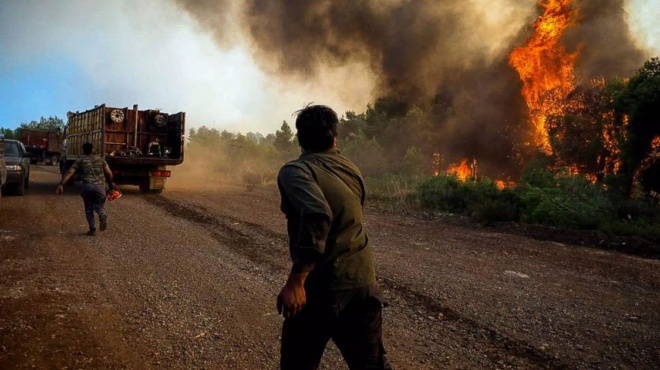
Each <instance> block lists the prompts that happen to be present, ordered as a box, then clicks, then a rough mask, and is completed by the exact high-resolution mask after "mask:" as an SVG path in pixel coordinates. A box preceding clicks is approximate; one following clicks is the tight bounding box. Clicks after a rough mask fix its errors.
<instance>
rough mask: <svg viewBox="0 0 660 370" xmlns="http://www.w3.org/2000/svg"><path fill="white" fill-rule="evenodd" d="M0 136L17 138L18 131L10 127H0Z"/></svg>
mask: <svg viewBox="0 0 660 370" xmlns="http://www.w3.org/2000/svg"><path fill="white" fill-rule="evenodd" d="M0 136H2V137H4V138H5V139H15V138H16V133H15V131H14V130H12V129H10V128H4V127H0Z"/></svg>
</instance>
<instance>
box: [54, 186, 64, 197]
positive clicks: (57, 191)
mask: <svg viewBox="0 0 660 370" xmlns="http://www.w3.org/2000/svg"><path fill="white" fill-rule="evenodd" d="M63 191H64V186H62V185H57V189H55V194H57V195H60V194H62V192H63Z"/></svg>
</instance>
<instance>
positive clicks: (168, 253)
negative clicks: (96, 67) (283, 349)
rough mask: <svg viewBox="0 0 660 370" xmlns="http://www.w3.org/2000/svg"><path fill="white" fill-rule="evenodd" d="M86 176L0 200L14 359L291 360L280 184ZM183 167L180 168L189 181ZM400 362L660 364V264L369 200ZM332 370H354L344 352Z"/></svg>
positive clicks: (5, 329)
mask: <svg viewBox="0 0 660 370" xmlns="http://www.w3.org/2000/svg"><path fill="white" fill-rule="evenodd" d="M176 176H177V174H176V172H175V173H174V177H173V179H172V180H173V181H172V182H171V186H170V188H169V189H168V190H166V191H165V192H164V193H163V194H162V195H155V196H145V195H142V194H140V193H139V192H138V191H137V188H133V187H130V186H126V187H123V188H122V191H123V193H124V196H123V197H122V198H120V199H119V200H116V201H114V202H111V203H109V204H108V205H107V210H108V216H109V217H108V220H109V227H108V230H106V231H104V232H102V233H99V235H97V236H96V237H89V236H87V235H85V232H86V221H85V218H84V215H83V212H82V200H81V199H80V196H79V195H78V192H79V185H73V186H70V187H67V188H66V190H65V193H64V194H63V195H61V196H55V195H54V191H55V186H56V184H57V181H58V180H59V176H58V174H57V173H56V172H55V168H52V167H48V166H33V167H32V178H31V186H30V188H29V189H28V191H27V194H26V195H25V196H22V197H20V196H12V195H6V196H3V198H2V205H1V207H0V369H15V368H21V369H22V368H38V369H51V368H52V369H56V368H58V369H62V368H76V369H79V368H86V369H276V368H277V363H278V357H279V354H278V350H279V334H280V326H281V323H282V318H281V317H280V316H278V315H277V312H276V310H275V296H276V294H277V292H278V291H279V288H280V287H281V285H282V284H283V282H284V280H285V278H286V273H287V270H288V267H289V262H288V251H287V249H286V236H285V223H284V218H283V217H282V215H281V214H280V212H279V209H278V194H277V192H276V189H274V188H273V187H263V188H257V189H255V190H253V191H247V190H245V189H244V188H242V187H240V186H232V185H223V186H208V185H206V186H202V185H200V184H197V185H196V186H194V188H191V187H186V186H184V180H185V179H177V178H176ZM182 177H183V176H182ZM366 219H367V224H366V227H367V232H368V234H369V236H370V240H371V241H372V242H373V245H374V247H375V250H376V265H377V271H378V278H379V282H380V284H381V286H382V288H383V289H384V291H385V296H386V298H387V300H388V302H389V307H387V308H386V309H385V313H384V320H385V327H384V331H385V342H386V346H387V347H386V348H387V350H388V356H389V358H390V361H391V362H392V364H393V365H394V366H395V368H397V369H594V368H595V369H657V368H658V364H660V310H659V309H658V307H660V268H659V267H660V261H658V260H655V259H645V258H640V257H634V256H630V255H624V254H620V253H616V252H611V251H602V250H598V249H592V248H585V247H579V246H572V245H563V244H559V243H555V242H546V241H538V240H534V239H529V238H525V237H522V236H518V235H512V234H504V233H499V232H496V231H495V230H494V229H489V228H482V227H476V226H475V227H460V226H455V225H449V224H446V223H443V222H438V221H437V220H436V221H431V220H424V219H420V218H415V217H412V216H402V215H397V214H392V213H385V212H380V211H376V210H374V209H371V208H368V209H367V217H366ZM322 368H323V369H345V368H346V366H345V365H344V363H343V361H342V359H341V357H340V356H339V354H338V351H337V350H336V349H335V348H334V347H333V346H329V347H328V350H327V351H326V354H325V356H324V358H323V362H322Z"/></svg>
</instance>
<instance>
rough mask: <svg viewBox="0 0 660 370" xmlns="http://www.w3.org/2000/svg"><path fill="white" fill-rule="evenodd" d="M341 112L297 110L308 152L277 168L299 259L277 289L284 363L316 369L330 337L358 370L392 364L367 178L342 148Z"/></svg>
mask: <svg viewBox="0 0 660 370" xmlns="http://www.w3.org/2000/svg"><path fill="white" fill-rule="evenodd" d="M338 122H339V120H338V118H337V114H336V113H335V112H334V111H333V110H332V109H331V108H329V107H327V106H323V105H309V106H307V107H306V108H304V109H302V110H300V111H298V112H296V129H297V136H298V143H299V144H300V146H301V148H302V151H303V152H302V154H301V155H300V157H299V158H298V159H296V160H293V161H291V162H289V163H287V164H285V165H284V166H283V167H282V168H281V169H280V171H279V174H278V179H277V183H278V188H279V191H280V195H281V202H282V203H281V208H282V212H283V213H284V215H285V216H286V219H287V232H288V236H289V251H290V255H291V259H292V261H293V264H292V267H291V271H290V273H289V276H288V279H287V281H286V283H285V285H284V287H283V288H282V289H281V291H280V293H279V295H278V296H277V310H278V312H279V313H280V314H282V315H283V316H284V323H283V326H282V339H281V350H280V367H281V369H283V370H289V369H297V370H299V369H316V368H318V366H319V363H320V361H321V356H322V355H323V351H324V349H325V347H326V345H327V343H328V341H329V340H330V339H332V340H333V341H334V342H335V344H336V345H337V347H338V348H339V350H340V351H341V353H342V355H343V356H344V359H345V360H346V362H347V363H348V365H349V368H350V369H352V370H355V369H391V368H390V365H389V364H388V362H387V359H386V358H385V349H384V346H383V340H382V314H381V310H382V302H383V300H382V297H381V294H380V291H379V289H378V286H377V285H376V275H375V269H374V263H373V259H372V247H371V244H370V243H369V241H368V238H367V235H366V233H365V230H364V224H363V220H362V216H363V215H362V207H363V205H364V200H365V188H364V181H363V179H362V176H361V174H360V171H359V169H358V168H357V166H356V165H355V164H353V162H351V161H350V160H349V159H348V158H346V157H345V156H343V155H342V154H341V153H340V152H339V151H338V150H337V125H338Z"/></svg>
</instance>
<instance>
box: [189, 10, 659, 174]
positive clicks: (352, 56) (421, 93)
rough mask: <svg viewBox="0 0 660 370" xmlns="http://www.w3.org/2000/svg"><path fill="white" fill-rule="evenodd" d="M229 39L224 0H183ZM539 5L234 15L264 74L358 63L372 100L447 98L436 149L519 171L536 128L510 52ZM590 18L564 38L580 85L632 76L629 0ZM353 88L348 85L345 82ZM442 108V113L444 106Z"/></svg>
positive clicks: (308, 73) (635, 53)
mask: <svg viewBox="0 0 660 370" xmlns="http://www.w3.org/2000/svg"><path fill="white" fill-rule="evenodd" d="M179 2H180V3H181V5H182V6H183V7H184V8H185V9H186V10H187V11H189V12H190V13H191V14H192V15H193V16H194V17H195V18H197V19H198V20H199V22H200V23H201V24H202V25H203V26H204V27H206V28H209V29H211V30H212V31H213V32H214V34H215V35H216V38H218V39H219V40H221V41H224V40H225V39H224V37H223V34H224V32H225V31H224V30H225V28H224V26H225V24H224V23H223V21H224V20H226V14H228V12H227V9H228V8H229V7H228V6H227V5H226V4H227V3H223V2H218V1H214V0H197V1H183V0H180V1H179ZM535 4H536V2H535V1H530V0H497V1H489V2H484V1H475V0H444V1H438V0H417V1H409V0H381V1H376V0H371V1H368V0H365V1H354V0H334V1H330V0H326V1H307V0H288V1H286V0H243V1H242V2H241V3H240V6H237V7H235V8H234V11H235V12H236V13H235V16H236V17H237V18H238V19H240V21H239V23H240V27H241V28H242V29H243V30H246V31H247V33H248V35H249V40H250V41H249V42H251V43H252V47H253V52H254V54H255V60H257V61H258V63H260V64H261V66H262V68H263V69H264V70H267V71H269V72H271V73H273V74H274V75H277V76H284V77H290V78H307V79H311V80H313V79H318V78H323V76H320V75H319V73H320V71H322V69H323V67H328V66H331V67H332V66H341V65H343V64H346V63H355V62H360V63H363V64H365V65H367V66H368V67H369V70H370V71H371V73H372V74H373V80H374V91H373V98H374V99H375V98H378V97H381V96H387V95H390V94H396V95H398V96H400V97H403V98H404V100H406V101H408V102H410V103H411V104H416V105H420V106H430V105H431V104H432V102H434V104H437V103H438V101H440V102H441V103H442V104H441V106H442V109H445V110H446V112H444V114H443V115H442V117H443V122H437V123H436V124H437V125H438V126H439V127H440V130H441V131H442V132H441V133H440V134H439V139H438V140H439V142H438V150H439V151H441V152H443V153H445V155H449V156H450V157H451V156H454V157H472V156H474V157H476V158H477V159H478V160H480V162H481V163H482V168H483V167H484V165H485V167H490V168H492V169H495V168H500V169H501V168H506V167H509V166H510V165H511V160H512V159H511V158H512V157H513V156H512V154H513V153H512V151H513V147H514V146H515V144H516V143H520V142H524V141H525V140H526V137H525V135H526V134H528V133H529V131H531V129H530V128H529V127H528V126H526V125H527V123H526V118H525V114H526V108H525V104H524V102H523V100H522V97H521V93H520V92H521V87H522V85H521V83H520V81H519V79H518V75H517V73H516V72H515V71H514V70H513V69H512V68H511V67H510V66H509V65H508V55H509V54H510V52H511V51H512V50H513V49H514V48H515V47H517V46H521V45H523V44H524V43H525V42H526V41H527V39H528V38H529V36H530V35H531V33H532V29H531V28H530V27H529V24H530V23H531V22H533V20H534V19H535V18H536V17H537V16H538V15H540V14H541V11H542V9H541V8H540V7H538V6H537V5H535ZM575 5H576V6H577V7H579V8H580V19H579V20H578V22H577V23H576V25H575V26H574V27H573V28H572V29H571V30H570V31H569V32H568V33H567V34H566V42H567V49H568V50H569V51H572V50H575V48H579V49H580V52H581V57H580V58H579V59H578V66H577V75H578V77H579V78H585V79H588V78H593V77H596V76H604V77H611V76H613V75H629V74H631V73H632V72H633V71H634V70H635V69H636V68H638V67H639V66H641V64H642V63H643V61H644V59H645V58H646V55H645V54H644V53H642V52H641V51H640V50H638V49H637V47H636V46H635V44H634V43H633V41H632V38H631V36H630V34H629V31H628V27H627V23H626V14H625V11H624V8H623V0H589V1H586V0H584V1H576V4H575ZM346 89H347V90H348V89H350V81H346ZM436 106H437V105H436Z"/></svg>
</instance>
